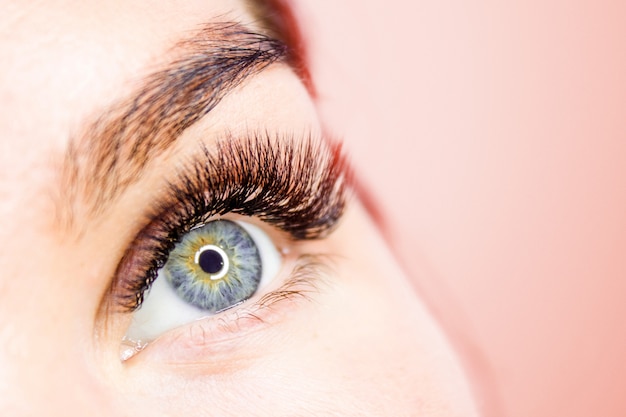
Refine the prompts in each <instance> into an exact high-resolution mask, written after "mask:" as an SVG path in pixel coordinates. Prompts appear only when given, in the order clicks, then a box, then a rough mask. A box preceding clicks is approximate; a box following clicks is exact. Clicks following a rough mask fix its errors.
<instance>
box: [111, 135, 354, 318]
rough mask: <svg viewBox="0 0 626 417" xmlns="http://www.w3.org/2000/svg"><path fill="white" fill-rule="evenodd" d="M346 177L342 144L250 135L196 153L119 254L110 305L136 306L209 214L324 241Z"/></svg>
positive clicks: (297, 237)
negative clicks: (231, 215) (170, 257)
mask: <svg viewBox="0 0 626 417" xmlns="http://www.w3.org/2000/svg"><path fill="white" fill-rule="evenodd" d="M350 180H351V175H350V170H349V168H348V164H347V162H346V158H345V155H344V154H343V153H342V150H341V145H340V144H338V143H328V142H326V141H322V140H321V139H313V138H312V137H311V135H306V136H305V137H304V138H302V139H301V140H295V139H294V138H293V137H279V136H278V135H276V136H274V137H272V136H270V135H269V134H267V133H265V134H255V135H251V136H247V137H245V138H243V139H237V138H234V137H228V138H226V140H224V141H222V142H218V144H217V146H216V147H215V151H214V152H211V151H210V150H209V149H207V148H202V151H201V152H200V153H198V154H196V155H195V156H194V157H193V158H192V159H191V160H190V161H189V163H187V164H186V166H185V167H184V168H183V169H182V170H181V172H179V175H178V176H177V179H176V180H175V181H173V182H170V183H169V186H168V187H167V191H166V193H165V195H164V196H163V197H162V198H161V199H160V200H159V201H158V202H157V203H156V204H155V207H154V208H153V209H152V210H151V214H149V216H148V224H147V225H146V226H145V227H144V228H143V229H142V230H141V231H140V232H139V233H138V234H137V236H136V237H135V239H134V241H133V242H132V243H131V245H130V246H129V248H128V249H127V250H126V252H125V254H124V256H123V257H122V259H121V261H120V263H119V265H118V268H117V271H116V275H115V279H114V280H113V283H112V285H111V293H112V297H111V300H112V301H113V306H114V307H117V308H121V309H122V311H133V310H135V309H136V308H138V307H139V306H140V305H141V303H142V301H143V295H144V293H145V292H146V291H147V289H148V288H149V287H150V285H151V283H152V282H153V281H154V279H155V278H156V275H157V272H158V270H159V269H160V268H161V267H163V265H164V264H165V262H166V261H167V257H168V255H169V252H170V251H171V250H172V249H173V247H174V246H175V244H176V242H177V241H178V240H179V239H180V238H181V237H182V236H183V235H184V234H185V233H187V232H188V231H189V230H190V229H191V228H193V227H195V226H197V225H199V224H203V223H204V222H206V221H207V220H208V219H210V218H211V217H214V216H219V215H224V214H226V213H236V214H241V215H245V216H256V217H257V218H259V219H260V220H262V221H265V222H266V223H268V224H270V225H272V226H274V227H277V228H278V229H280V230H282V231H284V232H286V233H288V234H289V235H290V236H291V237H292V238H293V239H295V240H302V239H315V238H321V237H323V236H325V235H326V234H327V233H328V232H329V231H330V230H332V229H333V228H334V227H335V225H336V223H337V222H338V220H339V218H340V217H341V215H342V213H343V211H344V208H345V204H346V194H347V190H348V188H349V184H350Z"/></svg>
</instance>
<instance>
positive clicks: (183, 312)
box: [124, 221, 281, 344]
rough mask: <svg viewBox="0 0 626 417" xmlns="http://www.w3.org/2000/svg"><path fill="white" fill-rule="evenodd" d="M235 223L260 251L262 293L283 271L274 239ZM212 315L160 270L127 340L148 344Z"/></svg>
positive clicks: (248, 225) (241, 223) (246, 225)
mask: <svg viewBox="0 0 626 417" xmlns="http://www.w3.org/2000/svg"><path fill="white" fill-rule="evenodd" d="M236 223H237V224H238V225H239V226H241V227H243V228H244V229H245V230H246V232H248V234H249V235H250V237H251V238H252V240H253V241H254V243H255V244H256V245H257V248H258V250H259V255H260V257H261V265H262V272H261V281H260V282H259V286H258V288H257V291H259V290H260V289H261V288H263V287H264V286H265V285H266V284H267V283H268V282H269V281H271V280H272V279H273V278H274V277H275V276H276V275H277V274H278V272H279V271H280V267H281V256H280V254H279V252H278V250H277V249H276V246H275V245H274V243H273V242H272V239H270V237H269V236H268V235H267V233H265V232H264V231H263V230H261V228H259V227H257V226H255V225H253V224H250V223H246V222H241V221H237V222H236ZM211 315H212V314H211V313H208V312H207V311H204V310H201V309H199V308H197V307H194V306H192V305H190V304H188V303H186V302H185V301H183V300H182V299H181V298H180V297H179V296H178V295H177V294H176V291H174V289H173V288H172V286H171V285H170V283H169V282H168V280H167V279H166V278H165V276H164V275H163V269H161V270H159V273H158V275H157V279H156V280H155V281H154V283H153V284H152V286H151V287H150V290H149V291H147V292H146V293H145V294H144V300H143V303H142V304H141V307H140V308H139V309H138V310H137V311H135V313H134V314H133V319H132V322H131V325H130V326H129V328H128V331H127V332H126V335H125V337H124V338H125V339H126V340H128V341H132V342H136V343H142V344H143V343H147V342H150V341H152V340H154V339H156V338H157V337H159V336H160V335H162V334H163V333H165V332H166V331H168V330H171V329H174V328H176V327H179V326H182V325H185V324H187V323H189V322H192V321H194V320H198V319H202V318H204V317H207V316H211Z"/></svg>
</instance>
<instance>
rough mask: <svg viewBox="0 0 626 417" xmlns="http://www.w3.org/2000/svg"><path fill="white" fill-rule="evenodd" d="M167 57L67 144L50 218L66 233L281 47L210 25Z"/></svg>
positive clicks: (235, 28) (231, 27)
mask: <svg viewBox="0 0 626 417" xmlns="http://www.w3.org/2000/svg"><path fill="white" fill-rule="evenodd" d="M173 53H174V55H175V58H174V59H172V60H171V61H169V62H167V63H165V64H164V65H163V66H162V67H161V68H160V69H159V70H157V71H155V72H153V73H152V74H150V75H148V76H147V77H145V79H144V80H143V82H142V83H141V85H140V86H139V87H138V88H137V89H136V90H135V91H134V92H133V93H131V94H130V95H129V96H128V97H126V98H125V99H123V100H120V101H117V102H115V103H114V104H113V105H112V106H110V107H109V108H107V109H106V110H104V111H102V112H101V113H100V115H99V116H98V117H96V119H95V120H93V121H90V122H87V123H86V124H85V128H84V129H82V130H81V131H82V133H81V134H80V135H78V136H75V137H72V138H70V142H69V145H68V147H67V150H66V152H65V157H64V160H63V166H62V168H61V169H62V172H61V175H62V181H61V189H60V193H59V197H60V199H59V200H60V204H59V206H60V210H59V212H58V213H57V220H58V221H59V222H60V223H61V224H62V225H63V226H64V227H65V228H67V229H72V228H73V226H74V225H75V223H76V215H77V212H78V211H79V207H80V210H81V214H82V211H83V210H84V211H85V212H86V213H85V214H87V215H88V216H90V217H92V218H95V217H98V216H99V215H101V214H102V213H103V212H104V211H106V209H107V207H109V206H110V205H111V204H112V203H113V202H115V200H116V199H117V198H118V197H119V196H120V195H121V194H123V192H124V191H125V190H126V189H127V188H128V187H129V186H131V185H132V184H134V183H136V182H137V181H138V180H139V179H140V178H141V176H142V174H143V172H144V171H145V168H146V166H147V164H148V162H149V161H150V160H152V159H154V158H155V157H157V156H159V155H160V154H162V153H163V152H164V151H166V150H167V149H169V148H170V147H171V146H172V145H173V144H174V143H175V142H176V140H177V139H178V137H179V136H180V135H181V134H182V133H183V132H184V131H185V130H186V129H187V128H189V127H190V126H191V125H193V124H194V123H195V122H197V121H198V120H200V119H201V118H202V117H204V116H205V115H207V114H208V113H209V112H210V111H211V110H212V109H213V108H215V106H217V104H218V103H219V102H220V101H221V99H222V98H224V97H225V96H226V95H227V94H228V93H229V92H231V91H232V90H233V89H234V88H235V87H237V86H239V85H240V84H241V83H242V82H244V81H245V80H246V79H248V78H249V77H251V76H253V75H255V74H258V73H259V72H260V71H262V70H263V69H265V68H267V67H268V66H269V65H270V64H272V63H275V62H280V61H283V60H284V59H285V58H286V56H287V53H288V51H287V47H286V45H285V44H284V43H283V42H281V41H279V40H277V39H273V38H271V37H268V36H266V35H263V34H260V33H256V32H252V31H250V30H248V29H247V28H246V27H244V26H243V25H241V24H238V23H211V24H207V25H205V26H204V27H203V28H202V29H201V30H199V31H198V32H197V33H196V34H194V35H193V36H191V37H189V38H187V39H184V40H182V41H179V42H178V43H177V44H176V45H175V47H174V49H173Z"/></svg>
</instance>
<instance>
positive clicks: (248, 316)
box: [121, 254, 333, 362]
mask: <svg viewBox="0 0 626 417" xmlns="http://www.w3.org/2000/svg"><path fill="white" fill-rule="evenodd" d="M332 263H333V255H330V254H307V255H301V256H299V257H298V258H297V259H296V260H295V265H294V267H293V270H292V271H291V273H290V275H289V277H288V278H287V279H286V281H285V282H284V283H283V284H282V285H281V286H280V287H278V288H277V289H275V290H273V291H270V292H268V293H267V294H264V295H263V296H262V297H261V298H259V299H258V300H256V301H254V302H252V303H251V304H250V305H249V306H247V307H242V306H241V305H239V306H234V307H232V308H231V309H230V310H226V311H224V312H222V313H218V314H216V315H215V316H209V317H205V318H203V319H200V320H198V321H197V322H195V323H194V324H195V325H197V326H200V327H202V332H200V333H201V334H202V338H201V339H200V340H198V339H197V338H194V341H193V343H192V345H193V346H196V347H198V348H199V349H202V348H203V347H205V346H209V345H210V344H211V343H212V342H215V341H216V340H219V339H221V338H222V337H225V335H228V334H235V333H240V332H245V331H246V330H248V329H252V328H254V327H256V326H258V325H263V324H270V322H271V321H272V320H273V319H274V318H275V317H277V316H280V315H282V314H285V313H286V312H287V309H286V303H297V302H299V301H300V300H302V301H307V302H313V301H314V296H315V295H316V294H319V293H320V292H322V290H323V288H325V287H327V286H328V285H329V283H330V280H329V277H330V276H331V274H332ZM244 303H246V302H244ZM183 327H186V326H183ZM205 330H208V331H205ZM244 334H245V333H244ZM157 341H158V339H157ZM157 341H155V342H150V343H146V344H140V343H136V342H133V341H129V340H123V346H122V353H121V360H122V361H123V362H125V361H127V360H129V359H131V358H132V357H133V356H135V354H137V353H138V352H140V351H142V350H143V349H145V348H146V347H147V346H148V345H149V344H153V343H157Z"/></svg>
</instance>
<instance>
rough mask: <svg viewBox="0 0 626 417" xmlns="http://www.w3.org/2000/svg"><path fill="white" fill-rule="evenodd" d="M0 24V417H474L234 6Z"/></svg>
mask: <svg viewBox="0 0 626 417" xmlns="http://www.w3.org/2000/svg"><path fill="white" fill-rule="evenodd" d="M3 9H4V11H3V13H2V16H0V28H1V29H2V32H1V35H0V57H1V58H0V62H2V63H3V64H2V69H1V70H0V100H1V101H2V112H1V113H0V132H1V133H0V146H1V149H2V151H1V152H0V219H1V220H0V222H1V226H0V237H1V239H0V267H1V269H0V271H1V273H0V370H1V371H0V415H5V416H22V415H23V416H26V415H48V416H61V415H63V416H86V415H89V416H117V415H120V416H121V415H134V416H144V415H146V416H148V415H149V416H161V415H171V416H174V415H176V416H180V415H194V416H231V415H232V416H239V415H254V416H283V415H284V416H304V415H311V416H321V415H337V416H340V415H341V416H346V415H359V416H363V415H379V416H408V415H411V416H422V415H423V416H433V415H437V416H472V415H476V412H475V409H474V403H473V400H472V399H471V396H470V393H469V388H468V384H467V383H466V379H465V377H464V375H463V373H462V371H461V369H460V367H459V364H458V361H457V359H456V357H455V355H454V353H453V352H452V350H451V349H450V346H449V345H448V343H447V341H446V339H445V337H444V336H443V334H442V332H441V331H440V329H439V328H438V327H437V325H436V324H435V323H434V321H433V320H432V318H431V316H430V315H429V314H428V312H427V311H426V310H425V308H424V307H423V305H422V304H421V302H420V301H419V300H418V298H417V297H416V295H415V294H414V292H413V291H412V290H411V287H410V286H409V284H408V280H407V277H406V276H405V275H404V273H403V271H402V270H401V269H400V268H399V267H398V265H397V264H396V262H395V260H394V258H393V256H392V255H391V254H390V253H389V251H388V249H387V247H386V246H385V244H384V242H383V240H382V239H381V237H380V235H379V233H378V231H377V229H376V227H375V226H374V225H373V224H372V221H371V219H370V217H369V216H368V214H367V212H366V211H365V210H364V209H363V207H362V205H361V204H360V202H359V200H358V196H356V195H355V194H354V193H352V192H351V191H350V187H349V183H350V174H349V172H348V170H347V168H346V166H345V162H344V160H343V156H342V152H341V151H340V150H339V148H338V147H337V146H336V144H334V142H332V141H331V140H330V139H328V138H325V137H324V135H323V131H322V129H321V124H320V121H319V120H318V119H317V115H316V110H315V105H314V103H313V101H312V99H311V97H310V95H309V94H308V92H307V89H306V88H305V87H304V86H303V84H302V82H301V81H300V78H299V77H298V76H297V75H296V74H295V73H294V71H292V70H291V69H290V66H289V65H288V64H287V63H286V58H285V56H284V50H283V47H282V45H281V44H280V43H279V42H276V41H273V40H271V39H269V38H267V37H265V36H262V33H263V29H261V27H262V25H261V24H259V21H258V19H257V18H256V17H255V16H253V15H252V14H251V13H250V12H249V11H248V10H247V9H246V7H244V4H243V3H242V2H240V1H235V0H213V1H208V2H207V1H202V2H200V1H170V2H152V3H149V4H148V3H145V2H141V1H137V2H133V3H129V2H75V4H69V2H62V1H49V2H45V3H40V2H23V1H20V2H9V4H8V5H5V6H4V7H3ZM254 32H260V33H261V34H260V35H259V34H254ZM251 265H252V266H251Z"/></svg>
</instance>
